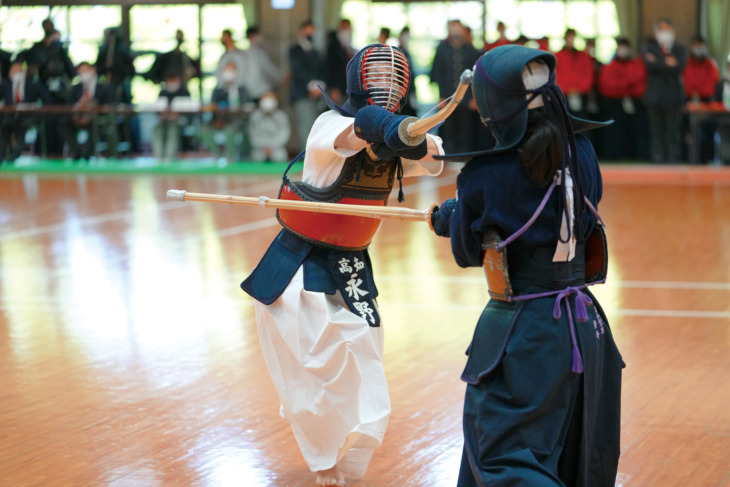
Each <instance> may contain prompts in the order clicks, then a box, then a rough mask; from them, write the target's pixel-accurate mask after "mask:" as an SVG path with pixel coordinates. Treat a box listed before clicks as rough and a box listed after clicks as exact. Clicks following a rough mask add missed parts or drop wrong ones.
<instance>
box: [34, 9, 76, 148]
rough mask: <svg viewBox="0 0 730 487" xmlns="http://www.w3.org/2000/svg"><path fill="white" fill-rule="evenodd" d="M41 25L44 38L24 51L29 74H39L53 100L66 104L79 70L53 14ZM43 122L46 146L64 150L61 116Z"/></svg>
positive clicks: (51, 101) (56, 102)
mask: <svg viewBox="0 0 730 487" xmlns="http://www.w3.org/2000/svg"><path fill="white" fill-rule="evenodd" d="M42 26H43V39H42V40H41V41H39V42H36V43H35V44H33V46H32V47H31V48H30V49H29V50H28V51H27V52H26V53H25V59H26V61H27V63H28V75H29V76H30V77H32V78H35V77H36V76H37V77H38V79H39V80H40V82H41V83H42V84H43V85H44V86H45V87H46V90H47V91H48V93H49V96H50V103H52V104H57V105H65V104H66V102H67V101H68V95H69V89H70V87H71V80H72V79H73V78H74V76H76V70H75V69H74V66H73V63H72V62H71V59H70V58H69V57H68V52H67V50H66V48H65V47H64V46H63V44H62V43H61V41H60V39H59V36H60V33H59V32H58V31H57V30H56V29H55V27H54V25H53V21H52V20H51V19H50V18H49V19H45V20H44V21H43V23H42ZM42 123H43V124H44V127H45V133H46V149H47V150H48V152H50V153H52V154H60V153H61V151H62V150H63V139H62V138H61V137H60V134H59V122H58V119H54V118H48V119H45V120H44V121H43V122H42Z"/></svg>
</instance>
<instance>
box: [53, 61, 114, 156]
mask: <svg viewBox="0 0 730 487" xmlns="http://www.w3.org/2000/svg"><path fill="white" fill-rule="evenodd" d="M77 70H78V73H79V82H78V83H76V84H74V85H73V86H72V87H71V94H70V98H69V103H68V104H69V105H73V107H74V109H76V110H77V111H76V112H75V113H74V114H73V115H72V116H71V117H68V118H66V120H65V122H66V123H62V124H60V130H61V135H62V136H63V139H64V141H65V142H66V143H67V144H68V149H69V155H70V156H71V157H72V158H73V159H80V158H84V159H89V158H90V157H91V156H93V155H95V154H96V145H97V140H98V136H99V133H98V132H99V127H104V128H107V129H109V128H111V130H106V142H107V144H109V145H111V144H116V130H115V127H110V120H109V115H108V114H99V113H95V112H94V110H95V109H96V108H97V107H99V106H103V105H110V104H111V103H112V101H113V98H112V92H111V88H110V87H109V85H107V84H106V83H100V82H99V77H98V75H97V73H96V68H95V67H94V66H93V65H91V64H89V63H87V62H83V63H81V64H79V65H78V68H77ZM81 131H86V133H88V137H87V138H86V140H85V141H84V143H82V144H79V142H78V136H79V132H81ZM110 132H111V133H112V134H111V136H110Z"/></svg>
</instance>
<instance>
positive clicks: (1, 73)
mask: <svg viewBox="0 0 730 487" xmlns="http://www.w3.org/2000/svg"><path fill="white" fill-rule="evenodd" d="M12 59H13V54H12V53H10V52H8V51H6V50H4V49H0V81H2V80H4V79H7V78H8V75H9V74H10V61H11V60H12Z"/></svg>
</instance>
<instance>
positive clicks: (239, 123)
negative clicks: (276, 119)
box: [202, 62, 250, 162]
mask: <svg viewBox="0 0 730 487" xmlns="http://www.w3.org/2000/svg"><path fill="white" fill-rule="evenodd" d="M220 79H221V81H220V82H221V84H220V85H218V86H217V87H216V88H215V89H214V90H213V94H212V95H211V100H210V102H211V105H212V106H213V107H214V108H215V109H216V110H217V111H216V112H215V113H214V114H213V118H212V119H211V120H210V122H209V123H207V124H205V125H204V126H203V129H202V138H203V142H204V143H205V146H206V147H207V148H208V150H209V151H210V152H211V154H212V155H213V157H214V158H215V159H221V157H222V154H221V147H220V146H221V144H222V143H224V144H225V149H226V153H225V157H226V161H227V162H237V161H241V160H242V159H243V156H244V155H243V154H241V152H242V147H243V146H244V145H245V144H244V141H245V138H246V134H245V124H244V115H243V113H242V112H241V109H242V107H243V106H244V105H246V104H247V103H249V101H250V98H249V94H248V91H247V90H246V88H245V87H244V86H243V85H239V84H238V79H239V76H238V66H237V65H236V64H235V63H234V62H229V63H227V64H226V65H225V66H224V67H223V70H222V71H221V77H220Z"/></svg>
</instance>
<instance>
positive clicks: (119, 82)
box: [95, 27, 136, 103]
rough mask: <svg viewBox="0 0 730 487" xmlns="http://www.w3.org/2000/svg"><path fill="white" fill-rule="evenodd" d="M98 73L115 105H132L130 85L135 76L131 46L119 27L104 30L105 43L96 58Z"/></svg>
mask: <svg viewBox="0 0 730 487" xmlns="http://www.w3.org/2000/svg"><path fill="white" fill-rule="evenodd" d="M95 66H96V72H97V73H98V74H99V76H100V77H101V78H103V80H104V82H105V83H106V84H107V85H108V86H109V89H110V90H111V92H112V100H113V101H114V102H115V103H132V93H131V89H130V83H131V81H132V76H134V75H135V73H136V71H135V69H134V59H133V57H132V51H131V50H130V48H129V44H128V43H127V42H126V41H125V40H124V38H123V37H122V31H121V29H120V28H119V27H109V28H107V29H105V30H104V41H103V43H102V45H101V46H100V47H99V54H98V56H97V57H96V64H95Z"/></svg>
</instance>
